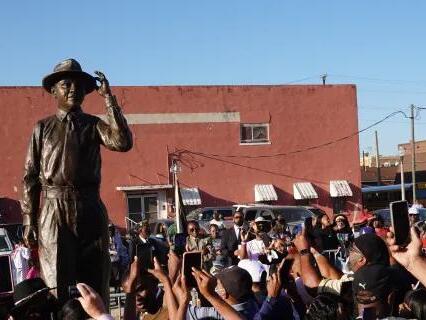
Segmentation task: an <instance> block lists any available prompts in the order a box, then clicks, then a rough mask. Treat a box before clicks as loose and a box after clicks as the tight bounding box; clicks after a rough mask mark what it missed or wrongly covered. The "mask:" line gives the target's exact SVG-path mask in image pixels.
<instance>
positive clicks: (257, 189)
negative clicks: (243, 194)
mask: <svg viewBox="0 0 426 320" xmlns="http://www.w3.org/2000/svg"><path fill="white" fill-rule="evenodd" d="M276 200H278V196H277V193H276V191H275V188H274V186H273V185H272V184H255V185H254V201H256V202H258V201H276Z"/></svg>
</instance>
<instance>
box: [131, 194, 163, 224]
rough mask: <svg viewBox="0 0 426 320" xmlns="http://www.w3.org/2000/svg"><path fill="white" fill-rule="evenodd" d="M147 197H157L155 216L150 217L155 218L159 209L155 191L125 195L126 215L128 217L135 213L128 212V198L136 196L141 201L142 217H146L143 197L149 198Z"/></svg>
mask: <svg viewBox="0 0 426 320" xmlns="http://www.w3.org/2000/svg"><path fill="white" fill-rule="evenodd" d="M149 197H152V198H157V217H152V218H155V219H157V218H158V214H159V210H160V208H159V197H158V194H157V193H144V194H128V195H127V199H126V201H127V217H128V218H130V215H131V214H137V213H130V212H129V199H131V198H133V199H135V198H137V199H139V200H140V202H141V214H142V215H141V216H142V219H146V218H147V217H146V214H147V212H145V208H144V200H145V198H149ZM130 219H131V218H130Z"/></svg>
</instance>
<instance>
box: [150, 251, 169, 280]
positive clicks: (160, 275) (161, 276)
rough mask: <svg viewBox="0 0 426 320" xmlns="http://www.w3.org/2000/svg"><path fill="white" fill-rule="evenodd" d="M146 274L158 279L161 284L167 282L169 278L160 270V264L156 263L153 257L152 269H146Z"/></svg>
mask: <svg viewBox="0 0 426 320" xmlns="http://www.w3.org/2000/svg"><path fill="white" fill-rule="evenodd" d="M148 272H149V273H150V274H152V275H153V276H154V277H156V278H157V279H158V281H160V282H161V283H163V284H164V283H165V282H167V281H168V280H169V277H168V276H167V274H166V273H165V272H164V270H163V269H162V268H161V264H160V263H159V262H158V260H157V258H156V257H154V269H148Z"/></svg>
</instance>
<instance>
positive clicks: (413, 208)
mask: <svg viewBox="0 0 426 320" xmlns="http://www.w3.org/2000/svg"><path fill="white" fill-rule="evenodd" d="M408 214H416V215H417V214H419V209H418V208H416V207H411V208H410V209H408Z"/></svg>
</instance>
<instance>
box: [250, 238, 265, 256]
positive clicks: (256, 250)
mask: <svg viewBox="0 0 426 320" xmlns="http://www.w3.org/2000/svg"><path fill="white" fill-rule="evenodd" d="M246 249H247V256H248V258H249V259H250V260H258V259H259V255H261V254H263V253H265V249H266V247H265V243H264V242H263V240H257V239H253V240H250V241H249V242H247V244H246Z"/></svg>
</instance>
